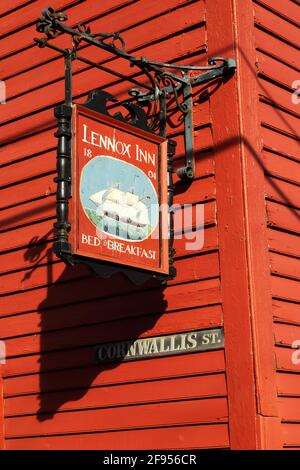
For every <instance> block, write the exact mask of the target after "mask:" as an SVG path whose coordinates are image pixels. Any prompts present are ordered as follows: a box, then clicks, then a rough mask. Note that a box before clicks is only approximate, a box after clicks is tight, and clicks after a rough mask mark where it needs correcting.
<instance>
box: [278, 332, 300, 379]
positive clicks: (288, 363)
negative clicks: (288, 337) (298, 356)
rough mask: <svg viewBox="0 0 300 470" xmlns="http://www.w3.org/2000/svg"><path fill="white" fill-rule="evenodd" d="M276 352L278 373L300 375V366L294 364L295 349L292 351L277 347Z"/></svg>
mask: <svg viewBox="0 0 300 470" xmlns="http://www.w3.org/2000/svg"><path fill="white" fill-rule="evenodd" d="M295 339H298V338H295ZM275 351H276V365H277V370H278V371H280V372H297V373H300V365H299V364H294V363H293V362H292V354H293V353H294V352H295V349H291V348H290V347H288V348H287V347H276V350H275Z"/></svg>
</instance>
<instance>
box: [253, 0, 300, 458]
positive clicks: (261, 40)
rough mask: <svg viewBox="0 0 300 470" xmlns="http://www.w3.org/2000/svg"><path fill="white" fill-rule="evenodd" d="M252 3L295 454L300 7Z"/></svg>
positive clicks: (277, 323) (286, 410)
mask: <svg viewBox="0 0 300 470" xmlns="http://www.w3.org/2000/svg"><path fill="white" fill-rule="evenodd" d="M253 3H254V8H255V22H256V39H257V43H256V47H257V72H258V81H259V88H260V95H259V99H260V111H261V114H260V118H261V135H262V139H263V152H262V162H261V163H262V165H263V166H264V169H265V195H266V214H267V224H268V243H269V251H270V271H271V276H272V296H273V318H274V340H275V345H276V367H277V372H278V373H277V387H278V396H279V409H280V416H281V419H282V433H283V444H284V447H285V448H287V449H288V448H295V449H296V448H299V446H300V428H299V418H300V365H299V364H298V365H297V364H294V363H293V362H292V354H293V353H295V350H294V349H292V343H293V341H295V340H299V339H300V327H299V326H300V210H299V209H300V177H299V175H300V142H299V126H300V105H297V104H296V103H295V102H293V100H292V94H293V93H294V92H295V86H294V85H293V82H294V81H295V80H299V72H300V69H299V64H300V52H299V46H300V40H299V26H300V5H299V3H298V2H294V1H291V0H284V1H280V0H277V1H274V0H272V1H271V0H254V2H253ZM296 354H297V352H296Z"/></svg>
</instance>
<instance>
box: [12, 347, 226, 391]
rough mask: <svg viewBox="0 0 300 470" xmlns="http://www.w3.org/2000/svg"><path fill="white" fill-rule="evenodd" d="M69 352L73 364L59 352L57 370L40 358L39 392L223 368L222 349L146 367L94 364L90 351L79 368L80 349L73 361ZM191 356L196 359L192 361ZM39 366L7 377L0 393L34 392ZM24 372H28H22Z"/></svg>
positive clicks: (140, 363) (149, 363)
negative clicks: (41, 372)
mask: <svg viewBox="0 0 300 470" xmlns="http://www.w3.org/2000/svg"><path fill="white" fill-rule="evenodd" d="M72 353H73V361H72V364H73V367H72V366H71V355H69V356H68V352H67V351H66V352H65V353H64V354H63V355H62V354H60V358H61V359H62V358H65V357H66V359H68V360H69V367H70V368H69V369H63V368H61V369H60V370H57V362H56V364H55V367H53V365H54V364H53V365H52V369H51V364H50V363H49V364H48V358H47V361H43V364H42V370H43V377H42V378H43V392H45V393H46V392H51V391H59V390H72V389H76V390H77V389H80V388H84V389H85V388H87V387H89V386H91V385H93V386H103V385H108V384H122V383H125V384H126V383H133V382H143V381H149V380H159V379H163V378H172V377H188V376H192V375H198V374H205V375H206V374H211V373H219V372H224V369H225V363H224V351H223V350H218V351H209V352H203V353H200V354H197V355H196V356H195V355H193V354H185V355H184V357H183V356H182V355H179V356H174V357H161V358H156V359H150V360H148V361H147V367H145V362H144V361H133V362H130V363H129V362H121V363H119V364H117V367H111V366H109V365H108V366H100V365H95V358H94V357H91V356H92V355H91V352H89V362H87V361H86V363H85V364H84V367H82V364H83V361H82V363H81V364H80V360H79V359H80V354H81V350H78V351H77V352H76V354H77V358H76V359H77V361H75V360H74V351H72ZM53 355H56V359H57V357H58V353H52V356H53ZM195 358H196V359H197V360H196V361H195ZM29 359H32V356H28V357H27V358H24V364H25V366H26V363H27V361H29ZM50 360H51V358H50ZM76 363H77V365H76ZM62 365H65V364H62ZM74 365H75V368H74ZM150 366H151V367H150ZM80 367H82V368H80ZM40 368H41V364H39V367H36V366H35V367H32V369H31V372H28V371H29V370H30V368H29V367H28V365H27V367H25V370H24V372H22V373H19V375H18V376H12V377H9V376H7V378H6V380H5V388H4V395H5V396H16V395H21V394H35V393H38V392H39V391H40V389H41V384H40V379H41V377H40V376H39V374H38V373H36V372H39V371H40ZM20 370H21V369H20ZM26 372H27V373H28V374H29V375H24V374H26ZM32 372H33V373H32Z"/></svg>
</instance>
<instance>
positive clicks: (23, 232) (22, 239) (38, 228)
mask: <svg viewBox="0 0 300 470" xmlns="http://www.w3.org/2000/svg"><path fill="white" fill-rule="evenodd" d="M53 223H54V218H53V217H52V218H50V219H48V220H46V221H43V222H40V223H37V224H34V225H27V226H25V227H21V228H18V229H15V230H13V232H10V235H9V237H8V236H7V232H2V233H0V252H3V251H7V250H12V249H14V248H18V247H24V246H28V247H29V249H28V253H27V255H28V258H27V259H28V260H29V261H31V263H30V265H32V261H33V260H34V259H35V257H36V256H37V253H38V252H39V249H35V248H33V246H35V245H36V244H37V243H38V242H42V241H45V240H51V239H53Z"/></svg>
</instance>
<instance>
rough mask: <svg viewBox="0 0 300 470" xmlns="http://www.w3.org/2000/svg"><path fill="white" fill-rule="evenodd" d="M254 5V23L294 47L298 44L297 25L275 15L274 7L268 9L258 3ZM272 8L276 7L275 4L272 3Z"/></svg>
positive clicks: (299, 43)
mask: <svg viewBox="0 0 300 470" xmlns="http://www.w3.org/2000/svg"><path fill="white" fill-rule="evenodd" d="M254 7H255V22H256V24H258V25H261V26H263V27H264V28H266V29H267V30H268V31H270V32H273V33H275V34H276V35H277V36H278V37H280V38H282V39H284V40H285V41H286V42H289V43H291V44H293V45H294V46H295V47H297V46H299V45H300V42H299V27H297V26H296V25H294V24H292V23H291V22H290V21H286V20H285V19H283V18H282V17H281V16H279V15H277V14H276V10H275V9H274V10H273V11H270V10H269V9H267V8H264V7H262V6H261V5H260V4H254ZM274 8H276V4H275V5H274Z"/></svg>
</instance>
